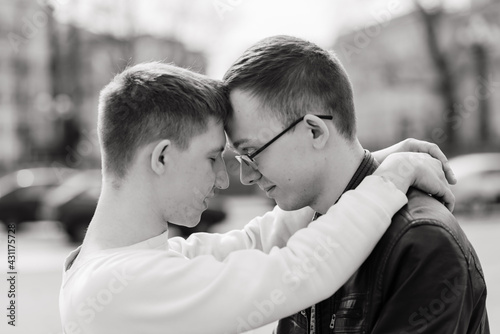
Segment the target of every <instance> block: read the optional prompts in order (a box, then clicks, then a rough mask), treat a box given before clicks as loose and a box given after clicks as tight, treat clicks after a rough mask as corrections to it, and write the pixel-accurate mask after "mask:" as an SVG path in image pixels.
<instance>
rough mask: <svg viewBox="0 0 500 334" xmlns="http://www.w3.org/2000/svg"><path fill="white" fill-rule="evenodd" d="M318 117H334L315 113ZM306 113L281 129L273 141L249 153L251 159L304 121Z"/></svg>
mask: <svg viewBox="0 0 500 334" xmlns="http://www.w3.org/2000/svg"><path fill="white" fill-rule="evenodd" d="M315 116H316V117H318V118H321V119H333V116H332V115H315ZM304 117H305V115H304V116H302V117H301V118H299V119H298V120H296V121H295V122H293V123H292V124H290V126H289V127H287V128H286V129H285V130H283V131H281V132H280V133H279V134H278V135H277V136H276V137H274V138H273V139H272V140H271V141H269V142H268V143H267V144H266V145H264V146H262V147H261V148H259V149H258V150H257V151H255V152H253V153H252V154H250V155H248V157H249V158H250V159H253V158H254V157H255V156H257V154H259V153H260V152H262V151H264V150H265V149H266V148H267V147H268V146H269V145H271V144H272V143H274V142H275V141H276V140H278V138H279V137H281V136H283V135H284V134H285V133H286V132H287V131H288V130H290V129H291V128H293V127H294V126H295V125H297V124H299V123H300V122H302V120H303V119H304Z"/></svg>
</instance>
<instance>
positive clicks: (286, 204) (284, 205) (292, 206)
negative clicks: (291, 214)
mask: <svg viewBox="0 0 500 334" xmlns="http://www.w3.org/2000/svg"><path fill="white" fill-rule="evenodd" d="M275 201H276V204H278V206H279V207H280V209H281V210H284V211H295V210H299V209H302V208H303V207H305V206H307V205H303V204H302V203H297V202H296V201H290V200H288V201H286V200H280V199H278V198H275Z"/></svg>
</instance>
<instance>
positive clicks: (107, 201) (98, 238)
mask: <svg viewBox="0 0 500 334" xmlns="http://www.w3.org/2000/svg"><path fill="white" fill-rule="evenodd" d="M145 188H146V187H145V184H144V183H142V184H141V182H133V181H132V182H130V183H128V184H123V185H122V187H120V189H119V190H117V189H115V188H113V187H112V186H111V185H110V184H106V183H105V182H103V189H102V192H101V196H100V198H99V203H98V204H97V208H96V211H95V214H94V217H93V218H92V221H91V223H90V225H89V228H88V231H87V234H86V236H85V240H84V243H83V247H84V248H87V249H89V250H90V251H92V250H102V249H110V248H118V247H126V246H130V245H133V244H136V243H138V242H141V241H144V240H147V239H150V238H152V237H155V236H158V235H160V234H162V233H163V232H165V231H166V230H167V222H165V221H164V220H163V218H162V214H161V212H159V211H155V210H154V209H153V208H154V207H157V206H155V205H153V203H155V200H154V199H153V198H151V194H148V193H147V192H146V191H144V189H145Z"/></svg>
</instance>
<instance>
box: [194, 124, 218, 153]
mask: <svg viewBox="0 0 500 334" xmlns="http://www.w3.org/2000/svg"><path fill="white" fill-rule="evenodd" d="M225 144H226V136H225V134H224V127H223V125H222V122H217V121H215V119H210V120H209V122H208V123H207V128H206V131H205V132H203V133H202V134H200V135H198V136H195V137H193V138H192V140H191V144H190V149H194V150H196V151H207V152H208V151H211V150H214V149H219V148H221V147H222V148H223V147H224V146H225Z"/></svg>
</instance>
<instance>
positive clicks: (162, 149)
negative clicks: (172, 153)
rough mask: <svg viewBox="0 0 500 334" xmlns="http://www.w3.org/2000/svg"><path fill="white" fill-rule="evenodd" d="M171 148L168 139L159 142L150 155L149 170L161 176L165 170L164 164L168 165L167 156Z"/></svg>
mask: <svg viewBox="0 0 500 334" xmlns="http://www.w3.org/2000/svg"><path fill="white" fill-rule="evenodd" d="M170 148H171V142H170V140H168V139H164V140H162V141H160V142H159V143H158V144H156V146H155V147H154V148H153V152H152V154H151V169H152V170H153V171H154V172H155V173H156V174H163V173H164V172H165V170H166V164H167V163H168V159H167V154H168V152H169V150H170Z"/></svg>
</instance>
